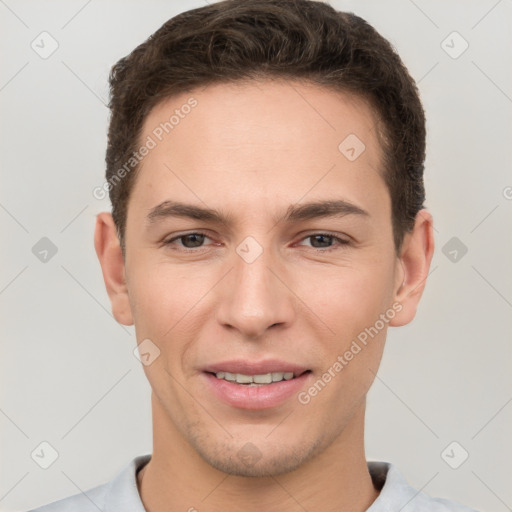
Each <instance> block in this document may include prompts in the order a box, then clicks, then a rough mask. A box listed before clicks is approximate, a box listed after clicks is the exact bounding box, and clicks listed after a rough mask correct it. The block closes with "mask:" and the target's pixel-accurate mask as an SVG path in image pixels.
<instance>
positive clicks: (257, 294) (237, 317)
mask: <svg viewBox="0 0 512 512" xmlns="http://www.w3.org/2000/svg"><path fill="white" fill-rule="evenodd" d="M233 266H234V268H233V269H232V270H231V272H229V274H228V275H227V276H226V279H224V280H223V289H222V298H221V299H220V304H219V307H218V309H217V320H218V321H219V322H220V323H221V324H222V325H223V326H224V327H225V328H228V329H232V330H233V329H236V330H237V331H238V332H239V334H240V335H241V336H242V337H243V338H244V339H248V338H250V339H259V338H261V337H263V336H265V334H266V333H267V331H268V330H269V329H270V328H271V327H273V328H277V327H279V326H280V327H281V328H284V327H287V326H289V325H291V323H292V322H293V319H294V315H295V310H294V307H293V306H294V295H293V292H292V283H288V282H287V281H289V278H287V276H286V275H285V271H284V268H283V265H280V264H279V262H278V260H277V258H273V257H272V255H271V253H270V251H266V250H264V251H263V253H262V254H261V255H260V256H259V257H258V258H257V259H256V260H254V261H252V262H249V261H247V260H245V259H244V258H243V257H241V256H239V255H238V254H236V253H235V255H234V258H233Z"/></svg>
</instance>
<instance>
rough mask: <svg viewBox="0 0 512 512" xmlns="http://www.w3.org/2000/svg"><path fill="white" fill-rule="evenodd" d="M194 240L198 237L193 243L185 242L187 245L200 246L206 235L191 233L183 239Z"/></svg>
mask: <svg viewBox="0 0 512 512" xmlns="http://www.w3.org/2000/svg"><path fill="white" fill-rule="evenodd" d="M191 239H192V240H193V239H196V241H195V242H194V241H192V245H188V244H187V243H184V245H185V247H199V246H200V245H201V244H202V242H203V240H204V235H201V234H194V233H192V234H190V235H185V236H184V237H183V241H188V240H191Z"/></svg>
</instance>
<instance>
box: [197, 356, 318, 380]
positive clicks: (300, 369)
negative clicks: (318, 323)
mask: <svg viewBox="0 0 512 512" xmlns="http://www.w3.org/2000/svg"><path fill="white" fill-rule="evenodd" d="M307 370H309V368H307V367H306V366H302V365H299V364H294V363H288V362H286V361H279V360H278V359H266V360H263V361H248V360H244V359H233V360H230V361H222V362H220V363H213V364H210V365H208V366H207V367H206V368H204V371H205V372H210V373H218V372H229V373H241V374H243V375H262V374H265V373H272V372H285V373H286V372H293V373H294V374H295V376H299V375H301V374H302V373H304V372H305V371H307Z"/></svg>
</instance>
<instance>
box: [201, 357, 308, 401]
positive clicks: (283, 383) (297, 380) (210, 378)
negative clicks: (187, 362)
mask: <svg viewBox="0 0 512 512" xmlns="http://www.w3.org/2000/svg"><path fill="white" fill-rule="evenodd" d="M203 375H204V377H205V378H206V381H205V382H206V387H207V392H208V393H211V394H212V395H213V396H214V397H215V398H217V399H219V400H220V401H221V402H222V403H224V404H227V405H229V406H231V407H235V408H238V409H253V410H254V409H269V408H273V407H277V406H280V405H283V404H284V403H285V402H286V401H287V400H289V399H290V398H292V397H293V396H294V395H296V394H297V393H298V392H299V391H300V390H301V389H302V388H304V386H305V385H306V383H307V382H308V381H309V380H310V378H311V376H312V370H311V369H309V368H306V367H302V366H298V365H292V364H288V363H285V362H282V361H265V362H261V363H254V362H250V361H231V362H224V363H219V364H217V365H212V366H210V367H208V368H205V369H204V370H203Z"/></svg>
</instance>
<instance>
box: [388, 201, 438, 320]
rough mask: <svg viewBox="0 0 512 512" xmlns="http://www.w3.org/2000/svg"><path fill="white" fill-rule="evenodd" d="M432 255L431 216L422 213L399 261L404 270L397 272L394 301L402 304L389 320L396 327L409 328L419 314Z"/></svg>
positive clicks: (408, 236)
mask: <svg viewBox="0 0 512 512" xmlns="http://www.w3.org/2000/svg"><path fill="white" fill-rule="evenodd" d="M433 254H434V228H433V219H432V215H431V214H430V213H429V212H428V211H427V210H420V211H419V212H418V214H417V215H416V221H415V224H414V228H413V230H412V231H411V232H410V233H407V234H406V235H405V238H404V243H403V247H402V252H401V255H400V259H399V261H398V262H397V265H398V264H400V266H401V268H400V269H399V270H398V272H397V282H398V286H397V290H396V292H395V297H394V300H395V302H398V303H399V304H401V306H402V309H401V310H400V312H399V313H398V314H397V315H395V317H394V318H393V320H391V321H390V325H392V326H394V327H398V326H401V325H406V324H408V323H409V322H410V321H411V320H412V319H413V318H414V316H415V315H416V310H417V307H418V303H419V301H420V298H421V296H422V294H423V290H424V289H425V285H426V280H427V277H428V272H429V269H430V263H431V261H432V256H433ZM400 283H401V284H400Z"/></svg>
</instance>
